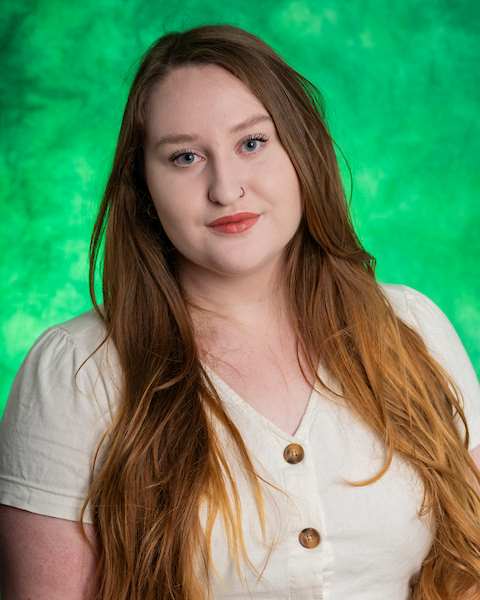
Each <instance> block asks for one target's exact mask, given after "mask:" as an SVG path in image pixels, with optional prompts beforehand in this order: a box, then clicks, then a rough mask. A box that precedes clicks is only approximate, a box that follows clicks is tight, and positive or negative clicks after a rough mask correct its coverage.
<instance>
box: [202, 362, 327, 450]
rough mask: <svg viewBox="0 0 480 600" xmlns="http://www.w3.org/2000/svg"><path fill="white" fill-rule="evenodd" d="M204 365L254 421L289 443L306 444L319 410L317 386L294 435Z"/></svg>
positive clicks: (227, 396)
mask: <svg viewBox="0 0 480 600" xmlns="http://www.w3.org/2000/svg"><path fill="white" fill-rule="evenodd" d="M202 365H203V367H204V368H205V370H206V371H208V373H209V375H211V376H212V378H213V379H215V380H216V382H217V383H218V385H219V386H220V388H222V389H223V392H224V394H225V396H226V398H227V399H230V400H232V401H233V402H234V404H236V405H237V406H239V407H240V408H241V409H242V410H243V411H244V412H245V413H246V414H247V415H248V416H250V417H252V419H253V420H255V421H260V422H261V423H262V424H263V425H265V426H266V427H267V428H268V429H270V430H271V431H273V433H275V434H276V435H278V436H279V437H281V438H283V439H284V440H287V441H288V442H299V441H302V442H305V440H306V439H307V437H308V433H309V429H310V425H311V423H312V422H313V417H314V414H315V412H316V409H317V408H318V401H317V400H318V398H317V394H318V391H317V390H316V388H315V386H313V387H312V388H311V390H310V395H309V397H308V400H307V404H306V407H305V411H304V413H303V415H302V417H301V419H300V423H299V424H298V427H297V429H296V430H295V432H294V433H293V434H290V433H288V432H287V431H284V430H283V429H281V428H280V427H279V426H278V425H276V424H275V423H274V422H273V421H271V420H270V419H269V418H268V417H266V416H265V415H263V414H262V413H261V412H259V411H258V410H257V409H256V408H255V407H254V406H253V405H252V404H250V402H247V401H246V400H244V399H243V398H242V397H241V396H240V395H239V394H238V393H237V392H236V391H235V390H234V389H232V388H231V387H230V386H229V385H228V383H226V382H225V381H224V380H223V379H222V378H221V377H220V376H219V375H217V373H216V372H215V371H214V370H213V369H212V368H211V367H209V366H208V365H207V364H206V363H204V362H202ZM317 374H318V369H317Z"/></svg>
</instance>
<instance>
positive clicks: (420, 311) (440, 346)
mask: <svg viewBox="0 0 480 600" xmlns="http://www.w3.org/2000/svg"><path fill="white" fill-rule="evenodd" d="M403 288H404V292H405V295H406V298H407V303H408V308H409V312H410V313H411V314H412V316H413V318H414V320H415V322H416V324H417V325H418V327H417V330H418V331H419V333H420V334H421V335H422V338H423V340H424V341H425V344H426V346H427V348H428V350H429V351H430V353H431V354H432V356H433V357H434V358H435V359H436V360H437V361H438V362H439V363H440V364H441V365H442V366H443V367H444V368H445V370H446V371H447V373H448V374H449V375H450V376H451V377H452V379H453V381H454V382H455V384H456V385H457V387H458V388H459V390H460V392H461V394H462V397H463V403H464V404H463V408H464V412H465V418H466V421H467V425H468V428H469V433H470V443H469V450H473V449H474V448H475V447H476V446H478V445H479V444H480V384H479V380H478V377H477V375H476V373H475V370H474V368H473V365H472V363H471V361H470V358H469V356H468V354H467V351H466V350H465V347H464V346H463V343H462V341H461V339H460V337H459V335H458V333H457V332H456V330H455V328H454V327H453V325H452V323H451V322H450V321H449V319H448V318H447V316H446V315H445V313H444V312H443V311H442V310H441V309H440V308H439V307H438V306H437V305H436V304H435V303H434V302H433V301H432V300H431V299H430V298H429V297H428V296H426V295H425V294H423V293H422V292H419V291H418V290H416V289H414V288H411V287H409V286H403ZM455 418H456V423H457V428H458V429H459V431H460V433H461V435H462V437H464V435H465V428H464V426H463V423H462V421H461V419H460V417H458V416H456V417H455Z"/></svg>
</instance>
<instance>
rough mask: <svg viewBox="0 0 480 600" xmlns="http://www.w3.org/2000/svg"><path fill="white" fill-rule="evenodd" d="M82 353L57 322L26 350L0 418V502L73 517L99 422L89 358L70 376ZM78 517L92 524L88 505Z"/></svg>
mask: <svg viewBox="0 0 480 600" xmlns="http://www.w3.org/2000/svg"><path fill="white" fill-rule="evenodd" d="M87 355H88V354H85V353H84V352H79V349H78V348H77V346H76V344H75V341H74V340H73V339H72V337H71V336H70V334H69V332H68V331H66V330H64V329H62V328H60V327H59V326H53V327H50V328H49V329H47V330H46V331H44V332H43V333H42V334H41V335H40V336H39V337H38V338H37V339H36V341H35V342H34V344H33V346H32V347H31V348H30V350H29V352H28V354H27V355H26V357H25V359H24V361H23V363H22V364H21V367H20V369H19V371H18V372H17V374H16V377H15V379H14V381H13V384H12V387H11V390H10V394H9V397H8V401H7V406H6V408H5V412H4V415H3V420H2V421H1V423H0V503H2V504H6V505H9V506H15V507H18V508H22V509H24V510H28V511H30V512H35V513H38V514H42V515H49V516H53V517H60V518H63V519H69V520H73V521H79V520H80V508H81V506H82V503H83V501H84V499H85V496H86V491H87V486H88V485H89V473H90V468H91V465H92V464H93V458H94V450H95V449H96V444H97V442H98V441H99V440H100V434H101V433H103V431H104V430H105V427H106V421H105V420H104V418H103V415H102V413H101V410H100V407H99V405H98V403H97V402H96V401H95V400H94V397H93V382H94V379H95V376H96V374H95V372H94V371H95V368H96V367H95V362H94V361H93V360H88V361H87V362H86V363H85V365H84V366H83V367H82V368H81V369H80V371H79V373H78V376H77V378H76V379H75V377H74V376H75V372H76V370H77V368H78V367H79V366H80V364H81V363H82V362H83V361H84V360H85V358H87ZM97 460H98V459H97ZM96 468H97V467H96ZM84 522H87V523H92V522H93V521H92V516H91V508H90V503H89V504H88V505H87V510H86V512H85V514H84Z"/></svg>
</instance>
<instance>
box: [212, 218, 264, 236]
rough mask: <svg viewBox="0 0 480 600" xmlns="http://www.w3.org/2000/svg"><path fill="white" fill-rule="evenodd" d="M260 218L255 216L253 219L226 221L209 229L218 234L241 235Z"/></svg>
mask: <svg viewBox="0 0 480 600" xmlns="http://www.w3.org/2000/svg"><path fill="white" fill-rule="evenodd" d="M259 218H260V215H255V216H254V217H249V218H247V219H245V218H243V219H241V220H239V221H231V220H230V221H228V222H226V223H219V224H218V225H210V228H211V229H213V230H214V231H216V232H219V233H226V234H232V233H233V234H234V233H242V232H244V231H247V230H248V229H251V228H252V227H253V226H254V225H255V223H256V222H257V221H258V219H259Z"/></svg>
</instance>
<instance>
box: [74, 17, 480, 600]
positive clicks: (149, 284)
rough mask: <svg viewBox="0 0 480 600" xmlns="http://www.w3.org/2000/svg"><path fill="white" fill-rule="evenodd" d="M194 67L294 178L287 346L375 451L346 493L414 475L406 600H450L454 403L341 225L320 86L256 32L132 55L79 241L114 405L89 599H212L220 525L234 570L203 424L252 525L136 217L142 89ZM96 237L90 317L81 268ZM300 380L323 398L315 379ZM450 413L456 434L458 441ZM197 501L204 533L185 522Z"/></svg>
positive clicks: (214, 31) (96, 491)
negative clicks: (290, 342) (425, 520)
mask: <svg viewBox="0 0 480 600" xmlns="http://www.w3.org/2000/svg"><path fill="white" fill-rule="evenodd" d="M209 63H210V64H214V65H218V66H220V67H223V68H224V69H226V70H228V71H229V72H230V73H232V74H233V75H234V76H235V77H237V78H238V79H239V80H241V81H242V82H244V83H245V84H246V85H247V86H248V87H249V89H250V90H251V91H252V93H253V94H255V95H256V96H257V97H258V99H259V100H260V101H261V102H262V103H263V105H264V106H265V108H266V110H267V111H268V112H269V114H270V115H271V117H272V118H273V120H274V123H275V126H276V129H277V132H278V135H279V138H280V140H281V143H282V144H283V146H284V148H285V150H286V151H287V152H288V154H289V157H290V159H291V161H292V163H293V165H294V167H295V169H296V172H297V174H298V177H299V181H300V185H301V196H302V207H303V217H302V220H301V223H300V226H299V228H298V230H297V231H296V233H295V235H294V236H293V238H292V240H291V241H290V242H289V244H288V245H287V247H286V248H285V256H286V265H287V268H286V270H285V282H286V285H287V289H288V294H289V310H290V311H291V316H292V321H293V323H294V327H295V332H296V335H297V340H298V342H297V344H300V346H301V348H302V350H303V353H304V354H305V355H306V356H307V358H308V363H309V367H310V369H311V372H314V373H315V372H317V369H316V366H317V365H318V364H319V361H320V359H321V361H322V364H323V365H324V366H325V368H326V370H327V372H329V373H330V374H331V375H333V377H334V378H335V380H336V381H338V383H339V385H340V389H341V391H342V394H341V396H342V398H343V399H344V401H345V402H347V403H348V406H349V407H350V408H351V410H352V411H354V412H355V413H356V414H357V415H358V417H359V418H360V419H362V420H363V421H364V422H365V423H366V424H368V426H369V427H370V428H371V429H372V430H373V431H374V432H375V433H376V434H378V436H379V437H380V439H381V440H383V441H384V443H385V446H386V448H387V457H386V460H385V464H384V465H383V467H382V469H381V470H380V472H379V473H377V474H376V475H375V476H374V477H372V478H371V479H369V480H366V481H363V482H351V483H350V484H351V485H357V486H358V485H369V484H371V483H373V482H375V481H377V480H378V479H379V478H380V477H381V476H382V475H383V474H384V473H385V471H386V470H387V469H388V467H389V465H390V463H391V461H392V453H393V452H394V451H395V452H397V453H398V454H399V455H401V456H402V457H403V458H404V459H405V460H406V461H408V462H409V463H410V464H411V465H412V466H413V467H414V468H415V469H416V471H417V472H418V474H419V476H420V477H421V479H422V480H423V483H424V489H425V495H424V498H423V503H422V507H421V513H420V514H426V513H427V512H429V511H431V515H432V516H433V518H434V521H435V523H436V531H435V537H434V541H433V544H432V547H431V550H430V552H429V554H428V555H427V557H426V558H425V560H424V562H423V564H422V568H421V570H420V572H419V574H418V580H417V582H416V584H415V586H414V588H413V591H412V598H413V599H414V600H420V599H421V600H445V599H447V598H455V599H457V598H460V597H461V595H462V594H463V593H465V592H466V591H467V590H468V589H469V588H471V587H472V586H473V585H474V584H476V582H478V580H480V556H479V551H478V549H479V547H480V497H479V495H478V493H477V492H476V490H475V486H477V485H479V484H480V476H479V474H478V472H477V470H476V468H475V463H474V462H473V460H472V458H471V456H470V454H469V452H468V444H469V434H468V427H467V423H466V420H465V415H464V412H463V410H462V398H461V394H460V392H459V390H458V389H457V388H456V386H455V384H454V382H453V381H452V380H451V379H450V378H449V376H448V374H447V373H446V371H445V370H444V369H443V368H442V367H441V365H440V364H439V363H438V362H436V360H434V358H433V357H432V356H431V355H430V354H429V352H428V351H427V348H426V346H425V343H424V341H423V340H422V338H421V337H420V336H419V335H418V333H416V332H415V331H414V329H413V328H411V327H409V326H408V325H407V324H405V323H404V322H402V320H400V319H399V318H398V317H397V316H396V315H395V313H394V311H393V309H392V307H391V306H390V304H389V302H388V301H387V300H386V297H385V295H384V294H383V293H382V290H381V287H380V285H379V284H378V282H377V281H376V279H375V265H376V261H375V258H374V257H373V256H372V255H371V254H369V253H368V252H367V251H366V250H365V249H364V248H363V247H362V245H361V243H360V241H359V239H358V238H357V236H356V234H355V232H354V229H353V226H352V223H351V220H350V216H349V210H348V205H347V203H346V200H345V195H344V190H343V187H342V182H341V178H340V174H339V170H338V165H337V162H336V156H335V153H334V148H333V140H332V138H331V137H330V135H329V133H328V131H327V128H326V124H325V115H324V109H323V105H322V101H321V95H320V93H319V92H318V90H317V88H316V87H315V86H314V85H313V84H312V83H310V82H309V81H308V80H307V79H306V78H304V77H303V76H302V75H300V74H299V73H298V72H296V71H295V70H294V69H293V68H291V67H290V66H288V65H287V64H286V63H285V62H284V61H283V60H282V58H280V56H279V55H278V54H277V53H275V52H274V50H273V49H272V48H271V47H269V46H268V45H267V44H266V43H264V42H263V41H262V40H260V39H259V38H258V37H256V36H254V35H252V34H251V33H248V32H246V31H244V30H242V29H240V28H238V27H234V26H230V25H209V26H202V27H196V28H193V29H190V30H188V31H185V32H180V33H177V32H174V33H168V34H166V35H164V36H162V37H161V38H160V39H159V40H158V41H156V42H155V43H154V44H153V45H152V46H151V47H150V48H149V49H148V51H147V52H146V54H145V55H144V57H143V60H142V62H141V65H140V67H139V69H138V72H137V73H136V76H135V78H134V81H133V84H132V86H131V90H130V93H129V96H128V100H127V104H126V108H125V112H124V115H123V120H122V124H121V129H120V133H119V139H118V143H117V147H116V151H115V156H114V161H113V167H112V170H111V174H110V176H109V179H108V183H107V186H106V190H105V193H104V196H103V200H102V203H101V206H100V209H99V214H98V217H97V219H96V223H95V226H94V231H93V234H92V240H91V246H90V294H91V297H92V301H93V304H94V308H95V311H96V313H97V314H98V316H99V317H100V318H101V319H102V320H103V322H104V324H105V328H106V337H105V338H104V340H103V343H105V341H106V340H107V339H108V338H111V340H112V341H113V343H114V344H115V347H116V350H117V352H118V356H119V360H120V365H121V369H122V375H123V384H122V389H121V395H120V399H121V402H120V403H119V409H118V412H117V414H116V415H115V419H114V420H113V422H112V425H111V427H110V428H109V430H108V431H107V432H105V436H104V437H103V438H102V441H101V443H102V442H103V440H104V439H105V437H106V435H107V433H108V440H109V442H108V445H107V446H106V448H105V450H104V452H105V454H104V457H105V458H104V462H103V464H102V465H101V468H100V469H99V470H98V472H97V473H96V474H95V477H94V478H93V479H92V482H91V485H90V487H89V491H88V496H87V498H86V499H85V502H84V504H83V507H82V517H81V518H82V519H83V514H84V511H85V508H86V505H87V503H88V502H89V501H90V502H91V506H92V508H93V513H92V514H93V519H94V526H95V529H96V531H97V533H98V539H99V542H100V554H99V562H98V581H99V587H98V595H97V598H99V599H101V600H153V599H157V598H162V599H164V598H172V599H179V600H180V599H182V600H183V599H185V600H186V599H189V600H200V599H202V598H206V597H207V596H208V597H210V596H209V586H208V581H209V576H210V573H211V561H210V545H211V544H210V534H211V526H212V524H213V520H214V519H215V517H216V515H217V514H220V515H222V517H223V520H224V524H225V531H226V535H227V538H228V543H229V549H230V552H231V556H233V558H234V561H235V564H236V566H237V570H238V564H239V563H238V561H239V559H238V557H239V554H242V556H243V557H244V559H245V560H247V561H248V556H247V555H246V552H245V546H244V538H243V534H242V528H241V521H240V514H239V513H240V498H239V494H238V490H237V486H236V483H235V479H234V477H233V475H232V472H231V470H230V467H229V465H228V461H227V460H226V456H225V454H224V451H223V450H222V447H221V444H220V443H219V441H218V438H217V436H216V434H215V428H214V427H213V424H212V421H211V419H210V417H209V415H210V416H211V415H213V417H214V418H215V419H217V420H218V422H219V423H221V424H222V425H223V426H224V427H225V428H226V430H227V431H228V433H229V435H231V438H232V440H233V442H234V448H235V449H236V451H237V452H238V457H239V459H240V464H241V465H243V467H244V469H245V473H246V474H247V476H248V480H249V481H250V483H251V486H252V491H253V493H254V497H255V500H256V505H257V509H258V514H259V519H260V523H261V526H262V531H264V527H265V512H264V504H263V498H262V494H261V490H260V486H259V479H262V478H261V477H260V475H258V474H257V473H256V472H255V469H254V467H253V464H252V462H251V460H250V457H249V453H248V450H247V448H246V446H245V444H244V442H243V440H242V437H241V435H240V433H239V431H238V429H237V428H236V427H235V425H234V423H233V422H232V421H231V420H230V418H229V417H228V415H227V414H226V412H225V411H224V409H223V407H222V402H221V400H220V398H219V396H218V395H217V392H216V390H215V387H214V386H213V385H212V382H211V381H210V379H209V377H208V374H207V373H206V371H205V370H204V369H203V368H202V364H201V361H200V358H199V351H198V347H197V345H196V340H195V338H194V335H193V323H192V320H191V317H190V313H189V310H188V303H187V301H186V298H185V295H184V294H183V291H182V289H181V287H180V285H179V281H178V278H177V276H176V275H177V273H176V263H175V252H174V250H175V249H174V248H173V246H172V244H171V242H170V241H169V239H168V238H167V236H166V234H165V232H164V231H163V229H162V226H161V223H160V222H159V221H158V220H153V219H151V218H149V216H148V212H147V211H148V209H149V207H150V208H151V204H152V201H151V198H150V197H149V193H148V189H147V186H146V183H145V178H144V170H143V141H144V136H145V108H146V104H147V102H148V99H149V94H150V92H151V90H152V87H153V86H154V85H155V84H157V83H158V82H160V81H161V80H162V79H164V78H165V77H166V76H167V75H168V73H169V72H170V71H171V70H172V69H175V68H176V67H178V66H181V65H204V64H209ZM104 234H105V250H104V263H103V273H102V276H103V307H101V306H99V305H98V303H97V301H96V297H95V291H94V274H95V268H96V263H97V259H98V254H99V250H100V245H101V241H102V237H103V235H104ZM99 347H100V346H99ZM297 352H298V345H297ZM315 384H316V386H317V389H319V391H322V390H325V389H327V390H328V391H330V392H332V390H331V389H330V388H327V387H326V386H325V383H324V382H323V381H322V380H321V378H320V376H319V375H317V377H316V381H315ZM333 393H334V392H333ZM454 413H458V414H459V415H460V418H461V420H462V422H463V424H464V426H465V437H464V439H462V437H461V436H460V433H459V431H458V429H457V427H456V425H455V423H454ZM101 443H100V444H99V447H100V445H101ZM99 447H97V452H96V454H95V461H96V459H97V454H98V449H99ZM172 466H174V468H172ZM92 474H93V470H92ZM226 482H227V483H228V485H227V483H226ZM266 483H268V482H266ZM274 487H275V486H274ZM229 490H230V491H231V493H232V497H233V506H232V503H231V501H230V500H229ZM203 501H206V502H207V505H208V511H209V513H208V514H209V518H208V521H207V528H206V531H204V530H203V529H202V527H201V522H200V520H199V509H200V506H201V504H202V503H203ZM82 531H83V530H82ZM250 564H251V563H250Z"/></svg>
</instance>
